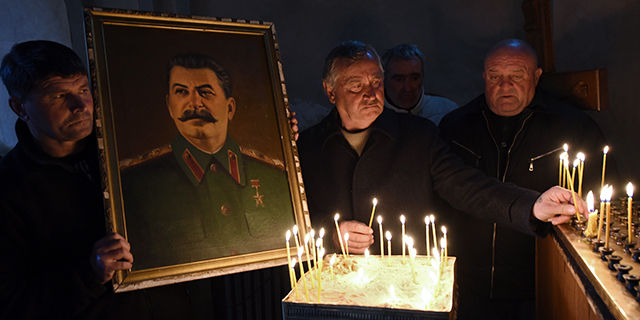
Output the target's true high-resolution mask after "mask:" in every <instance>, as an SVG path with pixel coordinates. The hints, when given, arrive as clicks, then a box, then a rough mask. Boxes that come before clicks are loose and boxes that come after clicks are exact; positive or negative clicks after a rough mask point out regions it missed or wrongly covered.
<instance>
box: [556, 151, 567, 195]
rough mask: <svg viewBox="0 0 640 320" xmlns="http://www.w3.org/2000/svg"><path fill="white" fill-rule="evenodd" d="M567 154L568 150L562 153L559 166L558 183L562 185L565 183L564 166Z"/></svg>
mask: <svg viewBox="0 0 640 320" xmlns="http://www.w3.org/2000/svg"><path fill="white" fill-rule="evenodd" d="M566 156H567V153H566V152H563V153H561V154H560V167H559V168H558V185H559V186H561V187H564V184H563V183H562V181H563V178H564V170H563V169H564V168H563V164H564V158H565V157H566Z"/></svg>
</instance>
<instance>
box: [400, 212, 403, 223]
mask: <svg viewBox="0 0 640 320" xmlns="http://www.w3.org/2000/svg"><path fill="white" fill-rule="evenodd" d="M400 222H402V224H404V214H402V215H400Z"/></svg>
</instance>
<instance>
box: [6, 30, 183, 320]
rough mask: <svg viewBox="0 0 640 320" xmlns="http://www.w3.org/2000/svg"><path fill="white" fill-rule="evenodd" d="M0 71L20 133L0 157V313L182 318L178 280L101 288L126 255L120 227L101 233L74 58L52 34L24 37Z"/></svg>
mask: <svg viewBox="0 0 640 320" xmlns="http://www.w3.org/2000/svg"><path fill="white" fill-rule="evenodd" d="M0 76H2V81H3V82H4V84H5V86H6V87H7V91H8V92H9V96H10V98H9V105H10V107H11V109H12V110H13V111H14V112H15V113H16V114H17V115H18V117H19V119H18V121H17V123H16V133H17V135H18V139H19V142H18V144H17V145H16V146H15V148H13V149H12V150H11V151H10V152H9V153H8V154H7V155H6V156H5V157H4V158H2V160H1V161H0V301H2V303H0V318H1V319H151V318H153V319H184V318H190V314H189V313H190V308H191V306H190V304H191V301H190V297H189V293H188V291H187V290H186V289H187V288H186V285H185V284H178V285H170V286H165V287H160V288H154V289H149V290H139V291H134V292H129V293H118V294H114V293H113V292H112V291H111V289H110V283H109V281H110V280H111V278H112V277H113V275H114V272H115V271H116V270H122V269H129V268H131V266H132V263H133V256H132V255H131V253H130V251H129V250H130V246H129V243H128V242H127V241H126V240H125V239H124V238H123V237H122V236H121V235H119V234H116V233H112V234H107V235H105V233H106V232H105V230H106V227H105V218H104V210H103V199H102V192H101V185H100V184H101V179H100V171H99V164H98V157H97V146H96V137H95V136H94V135H92V130H93V99H92V96H91V91H90V88H89V81H88V79H87V71H86V69H85V67H84V65H83V63H82V61H81V60H80V58H79V57H78V56H77V55H76V54H75V53H74V52H73V51H72V50H71V49H69V48H67V47H65V46H63V45H61V44H58V43H55V42H50V41H28V42H23V43H19V44H16V45H14V46H13V48H12V49H11V52H9V53H8V54H7V55H6V56H5V57H4V58H3V60H2V66H1V67H0Z"/></svg>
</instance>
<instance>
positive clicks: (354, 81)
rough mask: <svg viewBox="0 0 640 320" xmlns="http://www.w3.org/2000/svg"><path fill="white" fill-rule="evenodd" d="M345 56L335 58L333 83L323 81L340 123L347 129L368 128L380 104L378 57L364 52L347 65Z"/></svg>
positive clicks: (381, 86)
mask: <svg viewBox="0 0 640 320" xmlns="http://www.w3.org/2000/svg"><path fill="white" fill-rule="evenodd" d="M349 63H350V62H348V61H346V60H338V61H337V62H336V67H335V69H336V72H337V74H338V77H337V78H336V83H335V87H334V88H331V86H330V85H329V84H328V83H326V82H325V83H323V85H324V89H325V91H326V93H327V96H328V97H329V100H331V103H333V104H335V105H336V108H337V109H338V113H339V114H340V119H341V120H342V125H343V126H344V127H345V129H347V130H359V129H366V128H368V127H369V126H370V125H371V124H372V123H373V121H375V120H376V118H377V117H378V116H379V115H380V114H381V113H382V110H383V108H384V102H383V101H384V85H383V74H382V70H381V69H380V66H379V64H378V60H377V59H376V58H374V57H373V56H371V55H370V54H367V55H365V56H364V58H363V59H362V60H360V61H357V62H355V63H353V64H351V65H349Z"/></svg>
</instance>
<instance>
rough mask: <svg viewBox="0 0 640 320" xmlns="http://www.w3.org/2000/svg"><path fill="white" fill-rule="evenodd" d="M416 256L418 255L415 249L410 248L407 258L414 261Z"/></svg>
mask: <svg viewBox="0 0 640 320" xmlns="http://www.w3.org/2000/svg"><path fill="white" fill-rule="evenodd" d="M417 254H418V253H417V252H416V249H415V248H411V249H410V250H409V256H410V257H411V259H415V258H416V255H417Z"/></svg>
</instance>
